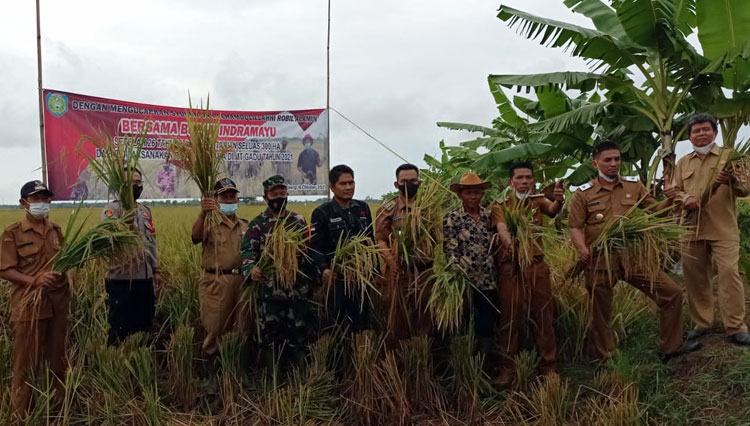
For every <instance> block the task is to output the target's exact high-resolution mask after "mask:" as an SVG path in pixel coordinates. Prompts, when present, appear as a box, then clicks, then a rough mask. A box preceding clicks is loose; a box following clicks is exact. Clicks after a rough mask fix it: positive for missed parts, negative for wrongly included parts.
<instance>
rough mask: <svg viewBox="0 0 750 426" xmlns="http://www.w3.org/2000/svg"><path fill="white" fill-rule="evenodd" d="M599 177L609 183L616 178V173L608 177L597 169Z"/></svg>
mask: <svg viewBox="0 0 750 426" xmlns="http://www.w3.org/2000/svg"><path fill="white" fill-rule="evenodd" d="M599 177H600V178H602V179H604V180H606V181H607V182H609V183H612V182H614V181H616V180H617V175H615V177H609V176H607V175H605V174H604V173H602V171H601V170H599Z"/></svg>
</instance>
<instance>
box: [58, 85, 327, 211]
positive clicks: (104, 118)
mask: <svg viewBox="0 0 750 426" xmlns="http://www.w3.org/2000/svg"><path fill="white" fill-rule="evenodd" d="M44 100H45V109H44V129H45V131H44V136H45V147H46V150H47V173H48V181H49V185H50V189H51V190H52V191H53V192H54V193H55V199H57V200H80V199H88V200H106V199H109V198H110V197H109V196H108V195H109V194H108V191H107V189H106V188H105V187H104V185H102V183H101V182H99V180H98V179H97V178H96V176H95V175H94V173H93V171H91V170H90V168H89V167H88V162H87V161H86V159H85V157H84V156H83V155H81V153H80V152H79V149H81V150H83V151H84V152H85V153H86V154H87V155H90V156H95V155H96V154H97V153H96V152H95V151H96V150H95V148H94V147H93V145H91V144H87V143H82V144H80V145H79V141H81V138H82V137H83V136H86V135H88V136H96V135H101V134H102V133H104V132H106V133H108V134H110V135H113V136H114V137H115V140H117V138H119V137H125V136H127V135H133V134H138V133H140V132H142V131H143V130H144V128H145V129H146V141H145V144H144V147H143V150H142V151H141V157H140V159H139V168H140V169H141V171H142V172H143V181H144V191H143V195H142V196H141V198H152V199H153V198H197V197H199V196H200V193H199V191H198V188H197V187H196V186H195V184H194V183H193V182H192V181H191V180H189V179H188V178H187V173H186V172H185V171H183V170H182V169H180V168H179V167H176V165H175V164H172V163H170V162H169V159H168V158H167V151H166V147H167V144H168V143H169V142H171V141H173V140H174V139H176V138H178V139H186V138H187V137H188V131H187V122H186V120H185V112H186V108H176V107H165V106H157V105H148V104H138V103H134V102H126V101H119V100H114V99H105V98H97V97H93V96H85V95H79V94H75V93H69V92H60V91H56V90H49V89H45V90H44ZM213 113H215V114H217V115H219V116H220V117H221V125H220V129H219V142H220V143H222V144H227V145H229V146H230V151H229V152H228V153H227V154H226V155H225V160H226V161H225V164H224V168H223V170H222V177H223V176H229V177H230V178H231V179H232V180H234V181H235V183H236V184H237V187H238V189H239V190H240V195H241V196H259V195H262V194H263V188H262V185H261V182H263V180H265V179H266V178H267V177H269V176H272V175H277V174H279V175H282V176H284V177H285V178H286V180H287V182H288V189H289V194H290V195H324V194H326V193H327V185H326V182H327V173H328V158H327V154H326V153H327V152H328V143H329V142H328V116H327V114H328V112H327V111H326V110H325V109H308V110H295V111H213ZM79 147H80V148H79Z"/></svg>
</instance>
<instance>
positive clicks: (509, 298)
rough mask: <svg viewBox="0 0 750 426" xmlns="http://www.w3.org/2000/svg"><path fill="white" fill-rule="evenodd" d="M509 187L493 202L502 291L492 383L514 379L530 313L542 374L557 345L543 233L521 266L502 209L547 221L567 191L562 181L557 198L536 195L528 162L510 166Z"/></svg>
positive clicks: (550, 367) (550, 369) (551, 370)
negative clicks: (497, 362)
mask: <svg viewBox="0 0 750 426" xmlns="http://www.w3.org/2000/svg"><path fill="white" fill-rule="evenodd" d="M509 183H510V186H511V187H512V189H513V191H512V193H511V194H509V195H508V199H505V200H498V201H497V202H496V203H495V204H494V205H493V206H492V223H493V225H495V226H496V227H497V232H498V236H499V238H500V243H501V245H502V247H503V249H504V250H502V251H501V252H500V253H498V265H499V267H498V272H499V278H498V280H497V282H498V290H499V292H500V350H501V353H502V356H501V359H500V372H499V374H498V376H497V377H496V378H495V380H494V383H495V384H497V385H498V386H502V387H505V386H508V385H510V384H511V382H512V381H513V378H514V377H515V369H516V368H515V362H514V357H515V356H516V355H517V354H518V349H519V334H520V331H521V326H522V325H523V321H524V320H525V318H524V314H525V313H526V312H528V313H529V315H530V318H531V320H532V322H533V325H534V329H535V330H536V343H537V349H538V350H539V355H540V356H541V363H540V366H539V372H540V373H541V374H542V375H544V376H550V375H553V374H555V360H556V358H557V343H556V340H555V329H554V324H553V322H554V303H553V301H552V288H551V284H550V276H549V267H548V266H547V263H545V261H544V245H543V242H542V239H541V237H538V238H536V243H535V245H534V246H533V247H532V256H533V262H532V263H531V265H528V266H526V267H524V266H521V265H519V263H518V261H517V258H516V257H515V256H514V253H515V252H516V249H517V247H516V242H515V241H513V239H512V237H511V235H510V232H509V231H508V226H507V224H506V220H505V215H504V214H503V210H504V209H521V211H523V212H533V219H532V222H533V224H534V225H535V226H539V227H541V226H542V225H543V223H542V222H543V217H544V215H546V216H549V217H555V216H557V214H558V213H559V212H560V210H562V207H563V203H564V202H565V198H564V196H565V190H564V189H563V187H562V183H561V182H557V183H556V184H555V189H554V193H553V198H554V201H550V200H548V199H547V198H546V197H545V196H544V195H543V194H534V193H533V190H534V169H533V165H532V164H531V163H528V162H519V163H514V164H512V165H511V166H510V179H509Z"/></svg>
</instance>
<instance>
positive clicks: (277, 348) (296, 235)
mask: <svg viewBox="0 0 750 426" xmlns="http://www.w3.org/2000/svg"><path fill="white" fill-rule="evenodd" d="M263 200H265V202H266V204H268V208H267V209H266V210H264V211H263V212H262V213H261V214H259V215H258V216H256V217H255V218H254V219H253V220H252V221H250V224H249V225H248V229H247V232H246V233H245V236H244V237H243V239H242V256H241V257H242V272H243V274H244V275H245V276H246V277H247V278H248V281H249V285H250V286H251V294H253V295H254V298H255V299H256V300H255V308H256V309H257V312H256V316H257V326H258V339H259V340H260V344H261V360H262V361H263V362H264V363H265V365H266V367H267V368H270V367H272V366H273V365H274V363H275V360H276V357H280V358H282V359H285V360H290V361H291V362H292V363H294V364H297V365H299V363H301V362H302V360H303V359H304V356H305V349H306V345H307V343H308V340H309V338H310V335H311V331H312V330H313V328H312V327H311V323H312V318H311V316H312V312H311V309H310V303H309V301H308V296H309V293H310V282H311V280H312V275H313V274H312V272H311V271H310V268H309V267H308V264H309V261H308V257H307V243H308V239H309V229H308V227H307V222H306V221H305V218H304V217H303V216H302V215H300V214H297V213H294V212H292V211H289V210H287V208H286V206H287V187H286V181H285V180H284V177H283V176H280V175H275V176H271V177H269V178H268V179H266V180H265V181H263ZM282 354H283V355H284V356H283V357H281V355H282Z"/></svg>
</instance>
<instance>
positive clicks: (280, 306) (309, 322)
mask: <svg viewBox="0 0 750 426" xmlns="http://www.w3.org/2000/svg"><path fill="white" fill-rule="evenodd" d="M257 321H258V331H259V342H260V344H261V345H262V346H272V345H273V346H278V345H279V344H282V343H283V344H285V345H288V346H290V347H292V348H294V347H304V346H305V345H306V344H307V343H308V341H309V340H310V336H311V335H312V333H313V331H314V327H313V313H312V309H311V307H310V302H309V301H308V300H307V299H305V298H295V299H280V298H264V299H263V301H262V302H261V303H260V304H259V306H258V317H257Z"/></svg>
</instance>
